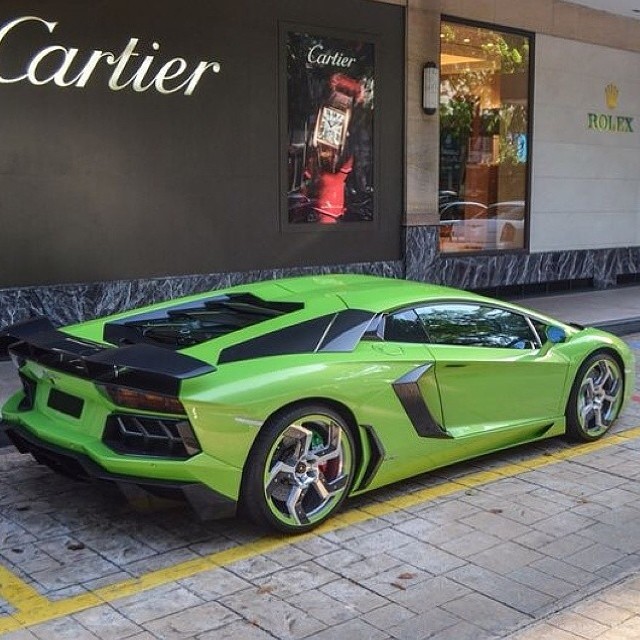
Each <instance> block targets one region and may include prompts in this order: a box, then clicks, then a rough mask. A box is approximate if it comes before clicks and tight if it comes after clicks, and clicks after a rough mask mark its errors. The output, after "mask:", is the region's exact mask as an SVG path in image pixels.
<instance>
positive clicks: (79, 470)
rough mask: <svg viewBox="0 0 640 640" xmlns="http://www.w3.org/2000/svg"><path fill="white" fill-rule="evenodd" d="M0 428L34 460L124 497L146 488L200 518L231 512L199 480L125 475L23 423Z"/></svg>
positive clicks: (231, 503)
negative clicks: (117, 491)
mask: <svg viewBox="0 0 640 640" xmlns="http://www.w3.org/2000/svg"><path fill="white" fill-rule="evenodd" d="M1 432H4V433H5V434H6V436H7V437H8V438H9V440H10V441H11V443H12V444H13V445H14V446H15V447H16V449H17V450H18V451H20V453H30V454H31V455H32V456H33V457H34V458H35V459H36V461H37V462H39V463H40V464H44V465H47V466H48V467H50V468H51V469H53V470H54V471H56V472H58V473H61V474H63V475H66V476H68V477H71V478H75V479H77V480H85V481H90V482H109V483H111V484H114V485H116V486H117V487H118V489H120V490H121V492H122V493H123V494H124V495H125V496H126V497H127V498H133V497H135V496H136V495H140V492H141V491H143V492H147V493H149V494H151V495H153V496H156V497H159V498H165V499H170V500H184V501H186V502H187V503H188V504H189V506H190V507H191V508H192V509H193V511H194V512H195V513H196V515H197V516H198V517H199V518H200V519H201V520H214V519H219V518H227V517H231V516H233V515H235V513H236V508H237V503H236V501H235V500H232V499H231V498H228V497H227V496H224V495H222V494H220V493H217V492H216V491H214V490H213V489H211V488H209V487H207V486H205V485H204V484H201V483H199V482H180V481H170V480H157V479H154V478H140V477H136V476H126V475H122V474H117V473H112V472H110V471H107V470H106V469H104V468H103V467H101V466H100V465H98V464H96V463H95V462H94V461H93V460H91V459H90V458H89V457H88V456H86V455H83V454H81V453H78V452H76V451H70V450H68V449H64V448H62V447H59V446H58V445H55V444H52V443H50V442H46V441H44V440H42V439H41V438H38V437H37V436H35V435H33V433H31V432H29V431H28V430H27V429H25V428H24V427H21V426H19V425H16V424H13V423H10V422H6V421H5V422H2V423H0V433H1Z"/></svg>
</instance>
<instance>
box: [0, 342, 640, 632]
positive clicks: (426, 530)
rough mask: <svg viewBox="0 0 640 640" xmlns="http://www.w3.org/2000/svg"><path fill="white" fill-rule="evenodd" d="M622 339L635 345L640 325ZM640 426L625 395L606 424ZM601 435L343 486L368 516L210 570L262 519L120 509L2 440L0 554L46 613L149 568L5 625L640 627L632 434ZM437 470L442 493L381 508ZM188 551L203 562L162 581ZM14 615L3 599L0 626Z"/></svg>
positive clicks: (638, 445) (427, 481)
mask: <svg viewBox="0 0 640 640" xmlns="http://www.w3.org/2000/svg"><path fill="white" fill-rule="evenodd" d="M629 342H630V344H631V345H632V346H633V347H634V349H636V353H637V352H638V350H640V336H630V337H629ZM639 426H640V395H636V396H635V398H634V401H633V402H632V403H631V406H630V407H629V408H628V409H627V411H626V412H625V413H624V415H623V416H622V417H621V419H620V420H619V423H618V425H617V433H620V434H624V433H630V431H629V430H630V429H635V428H636V427H639ZM635 433H636V434H637V432H635ZM602 442H603V443H605V444H606V446H602V447H601V448H598V449H594V450H592V451H590V452H589V453H584V454H582V455H579V456H575V455H574V452H573V449H574V448H573V447H571V446H570V445H568V444H567V443H565V442H564V440H562V439H552V440H549V441H545V442H543V443H540V444H537V445H530V446H525V447H520V448H517V449H514V450H511V451H509V452H503V453H500V454H496V455H492V456H488V457H485V458H482V459H480V460H476V461H473V462H471V463H465V464H461V465H456V466H455V467H451V468H448V469H445V470H443V471H441V472H437V473H431V474H426V475H423V476H420V477H418V478H415V479H412V480H410V481H408V482H403V483H400V484H398V485H394V486H393V487H389V488H385V489H383V490H380V491H376V492H374V493H373V494H371V495H367V496H363V497H361V498H358V499H354V500H351V501H350V503H349V505H348V511H347V515H348V514H349V512H351V513H358V514H361V515H362V514H364V516H366V517H364V516H363V517H361V518H360V519H359V520H357V521H356V522H355V523H354V524H350V525H348V526H344V527H342V528H336V529H334V530H331V531H326V532H324V533H320V534H317V535H312V536H309V537H306V538H304V539H298V540H296V539H290V540H286V541H284V540H283V541H282V542H278V544H276V545H275V546H274V547H273V549H272V550H271V551H264V552H259V549H258V550H257V551H256V552H255V553H248V554H247V555H246V557H245V558H244V559H243V560H241V561H236V562H230V563H225V564H223V566H221V567H219V568H209V567H212V566H213V565H212V564H211V562H210V560H207V558H209V559H210V558H211V554H221V553H223V552H225V551H226V550H237V549H245V548H246V549H251V546H250V545H251V544H252V543H255V542H256V541H259V540H260V537H261V535H262V534H261V532H260V531H258V530H256V529H255V528H253V527H252V526H250V525H249V524H247V523H243V522H241V521H238V520H229V521H222V522H214V523H207V524H202V523H199V522H197V521H196V520H195V518H194V517H193V516H192V515H191V514H190V512H189V511H187V510H186V509H184V508H180V507H178V508H171V509H167V508H164V509H157V508H152V509H148V510H145V509H144V508H141V506H140V505H138V508H133V507H131V506H130V505H128V504H126V503H124V502H123V501H122V499H121V498H120V497H119V496H118V495H117V494H115V493H114V494H111V493H108V492H105V491H103V490H100V489H97V488H96V487H95V486H92V485H84V484H78V483H76V482H73V481H71V480H67V479H65V478H63V477H59V476H56V475H54V474H52V473H51V472H50V471H48V470H47V469H46V468H43V467H40V466H38V465H36V464H35V463H34V462H33V460H32V459H31V458H29V457H28V456H22V455H20V454H18V453H16V452H15V451H12V450H10V449H7V450H3V451H5V453H0V568H1V567H5V568H6V569H8V570H9V571H10V572H12V573H13V574H15V575H16V576H17V577H18V578H20V580H21V581H23V583H24V584H25V585H27V586H28V587H29V588H32V589H34V590H35V592H37V594H40V595H42V596H45V597H46V598H48V600H49V601H50V603H51V604H50V605H49V606H50V607H51V611H52V612H53V611H54V609H55V607H56V606H59V605H61V604H64V603H73V602H81V600H78V598H80V599H81V598H82V597H83V596H86V595H90V594H91V593H101V594H103V596H101V597H106V596H104V594H105V593H106V592H105V591H100V590H101V589H103V588H104V587H105V586H108V585H118V584H122V582H123V581H125V580H130V579H132V578H134V579H135V578H137V577H140V576H145V575H146V576H148V574H149V572H151V571H158V572H159V573H158V574H156V575H160V576H162V579H158V580H157V584H153V585H152V586H153V588H149V589H147V590H145V591H140V590H139V591H138V592H136V591H135V589H133V590H132V591H131V592H128V593H127V594H126V595H124V596H123V597H119V596H118V597H110V598H107V599H106V602H105V603H104V604H102V605H100V606H93V607H89V608H83V607H80V608H77V610H73V607H71V611H70V612H69V614H68V615H66V616H61V617H56V616H53V614H52V616H51V618H52V619H50V620H47V621H45V622H42V623H39V624H34V625H31V626H29V627H28V628H26V629H20V630H17V631H14V632H9V633H7V634H6V635H5V636H3V638H8V639H12V640H25V639H30V640H34V639H35V638H39V639H41V640H51V639H52V638H55V639H56V640H57V639H61V640H64V639H66V638H73V639H74V640H83V639H85V638H87V639H89V638H104V639H107V640H119V639H120V638H132V639H136V640H147V639H151V638H166V639H186V638H196V639H197V640H214V639H215V640H266V639H273V638H279V639H283V640H289V639H291V640H298V639H302V638H305V639H308V640H341V639H343V638H344V639H347V640H360V639H372V640H377V639H387V638H396V639H399V640H403V639H407V640H420V639H422V638H432V639H435V640H445V639H446V640H467V639H468V640H485V639H486V640H489V639H494V638H512V639H513V640H540V639H543V638H552V639H553V640H568V639H571V640H575V639H576V638H604V639H605V640H611V639H613V638H616V639H618V638H619V639H625V638H640V615H639V614H640V578H638V577H637V572H638V570H639V569H640V500H639V498H640V482H638V480H639V478H640V465H638V458H639V455H640V435H636V436H635V437H626V438H617V439H616V438H611V437H610V438H609V442H606V440H603V441H602ZM531 461H536V464H535V465H534V464H531V465H530V466H529V467H526V464H527V463H528V462H531ZM508 465H510V466H508ZM517 465H520V466H519V467H518V466H517ZM504 469H510V471H509V472H504V471H502V473H503V475H502V477H500V476H499V475H496V474H497V473H501V470H504ZM487 472H489V473H487ZM491 472H493V475H492V474H491ZM475 474H483V475H482V476H479V475H475ZM473 478H486V479H485V480H482V481H480V480H477V481H473V482H472V481H471V480H472V479H473ZM451 483H455V489H456V490H455V491H453V492H451V491H449V492H447V491H444V492H441V494H440V495H439V497H434V498H432V499H429V500H422V501H417V502H416V503H415V504H409V505H405V506H404V507H402V508H396V509H386V510H385V509H383V508H382V507H383V506H384V505H387V504H389V503H388V501H389V500H393V499H394V498H396V497H398V496H412V495H416V493H415V492H417V491H421V490H425V489H433V490H434V495H436V494H438V490H439V489H441V488H443V487H444V488H446V487H450V486H451ZM142 507H144V505H142ZM374 511H375V512H377V513H381V515H377V516H373V515H370V516H367V515H366V514H367V513H373V512H374ZM247 545H249V546H247ZM203 559H204V561H203ZM187 561H192V562H194V563H196V564H197V563H199V562H202V563H203V566H204V568H205V569H207V570H203V571H199V572H198V573H196V574H195V575H192V576H189V577H179V578H177V579H176V578H174V577H172V574H171V572H170V571H171V568H172V567H174V566H175V565H176V564H178V563H184V562H187ZM206 562H209V564H206ZM6 579H7V577H6V575H4V574H2V573H0V588H2V587H3V586H4V582H3V581H4V580H6ZM13 613H15V609H14V607H13V606H12V605H11V604H10V603H9V602H2V601H0V625H1V624H2V623H3V620H5V621H6V620H9V621H11V620H12V618H11V615H12V614H13ZM27 615H29V612H27ZM0 628H2V627H0ZM616 634H617V635H616Z"/></svg>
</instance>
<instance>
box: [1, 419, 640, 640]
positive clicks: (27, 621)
mask: <svg viewBox="0 0 640 640" xmlns="http://www.w3.org/2000/svg"><path fill="white" fill-rule="evenodd" d="M637 438H640V427H638V428H635V429H629V430H627V431H623V432H621V433H618V434H615V435H610V436H608V437H607V438H605V439H604V440H598V441H597V442H591V443H587V444H582V445H578V446H574V447H571V448H566V449H562V450H560V451H557V452H550V453H547V454H543V455H540V456H536V457H535V458H531V459H528V460H526V459H525V460H519V461H518V462H510V463H507V464H504V465H502V466H500V467H496V468H493V469H491V470H488V471H478V472H475V473H470V474H468V475H466V476H461V477H457V478H455V479H453V480H449V481H446V482H443V483H441V484H436V485H434V486H432V487H426V488H424V489H419V490H418V491H414V492H412V493H407V494H403V495H400V496H396V497H394V498H390V499H388V500H385V501H384V502H372V503H371V504H367V505H365V506H363V507H360V508H353V509H348V510H345V511H343V512H342V513H339V514H337V515H336V516H334V517H333V518H332V519H330V520H329V521H328V522H325V523H324V524H323V525H321V526H320V527H318V528H317V529H314V530H313V531H311V532H309V533H305V534H302V535H299V536H295V537H291V536H268V537H264V538H259V539H257V540H254V541H252V542H249V543H246V544H243V545H239V546H237V547H233V548H231V549H225V550H224V551H219V552H217V553H212V554H210V555H208V556H203V557H202V558H197V559H195V560H188V561H186V562H181V563H179V564H176V565H173V566H171V567H167V568H165V569H158V570H156V571H151V572H149V573H146V574H144V575H142V576H140V577H139V578H131V579H130V580H124V581H121V582H117V583H115V584H112V585H109V586H106V587H100V588H98V589H95V590H94V591H92V592H87V593H85V594H81V595H78V596H73V597H70V598H65V599H64V600H59V601H55V602H52V601H50V600H48V599H47V598H46V597H44V596H42V595H40V594H39V593H38V592H37V591H36V590H35V589H33V588H32V587H31V586H29V585H28V584H26V583H25V582H23V581H22V580H20V578H18V577H17V576H15V575H14V574H12V573H11V572H10V571H8V570H7V569H5V568H3V567H0V598H2V599H4V600H5V601H6V602H8V603H9V604H10V605H11V606H12V607H14V609H15V612H14V613H12V614H9V615H6V616H4V617H0V633H7V632H10V631H16V630H18V629H23V628H26V627H31V626H33V625H35V624H39V623H42V622H47V621H49V620H55V619H57V618H63V617H65V616H69V615H72V614H74V613H79V612H80V611H84V610H86V609H90V608H92V607H95V606H99V605H102V604H108V603H111V602H114V601H115V600H119V599H121V598H126V597H127V596H132V595H136V594H138V593H142V592H144V591H148V590H150V589H154V588H156V587H160V586H162V585H166V584H169V583H171V582H175V581H177V580H182V579H185V578H190V577H192V576H194V575H197V574H199V573H202V572H204V571H210V570H212V569H217V568H221V567H225V566H228V565H231V564H234V563H236V562H240V561H242V560H247V559H250V558H253V557H255V556H258V555H261V554H265V553H270V552H272V551H276V550H278V549H281V548H283V547H286V546H289V545H290V544H292V543H294V542H301V541H304V540H308V539H310V538H312V537H314V536H317V535H319V534H322V533H329V532H331V531H336V530H338V529H343V528H344V527H348V526H350V525H356V524H360V523H363V522H366V521H368V520H371V519H373V518H377V517H380V516H385V515H388V514H390V513H393V512H395V511H399V510H400V509H407V508H410V507H415V506H418V505H420V504H423V503H427V502H430V501H432V500H436V499H437V498H443V497H446V496H450V495H453V494H455V493H459V492H461V491H465V490H469V489H471V488H477V487H480V486H483V485H486V484H489V483H491V482H496V481H499V480H503V479H505V478H512V477H514V476H517V475H520V474H523V473H527V472H528V471H532V470H535V469H541V468H543V467H548V466H551V465H554V464H558V463H560V462H564V461H566V460H571V459H573V458H577V457H579V456H583V455H586V454H589V453H592V452H594V451H600V450H602V449H607V448H610V447H614V446H617V445H623V444H625V443H628V442H629V441H631V440H635V439H637Z"/></svg>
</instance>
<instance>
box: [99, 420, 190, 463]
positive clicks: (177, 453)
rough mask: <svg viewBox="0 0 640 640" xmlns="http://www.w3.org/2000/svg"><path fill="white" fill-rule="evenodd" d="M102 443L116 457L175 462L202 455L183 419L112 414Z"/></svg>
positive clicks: (187, 424) (188, 426)
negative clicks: (124, 456)
mask: <svg viewBox="0 0 640 640" xmlns="http://www.w3.org/2000/svg"><path fill="white" fill-rule="evenodd" d="M102 441H103V442H104V443H105V444H106V445H107V446H108V447H109V448H110V449H112V450H113V451H115V452H116V453H122V454H127V455H141V456H155V457H160V458H172V459H174V460H184V459H186V458H191V457H192V456H194V455H196V454H198V453H200V451H201V449H200V445H199V443H198V440H197V439H196V436H195V434H194V433H193V430H192V428H191V425H190V424H189V422H188V421H187V420H185V419H184V418H183V419H182V420H179V419H178V420H176V419H172V418H158V417H150V416H134V415H129V414H114V415H111V416H109V418H107V423H106V426H105V429H104V433H103V435H102Z"/></svg>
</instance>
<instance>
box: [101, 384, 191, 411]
mask: <svg viewBox="0 0 640 640" xmlns="http://www.w3.org/2000/svg"><path fill="white" fill-rule="evenodd" d="M99 388H100V389H101V390H102V391H103V393H105V394H106V395H107V397H109V398H110V399H111V401H112V402H113V403H114V404H116V405H118V406H119V407H126V408H127V409H137V410H138V411H151V412H154V413H171V414H174V415H186V411H185V409H184V407H183V406H182V403H181V402H180V400H178V398H175V397H173V396H166V395H163V394H161V393H151V392H149V391H139V390H137V389H131V388H129V387H118V386H115V385H101V386H100V387H99Z"/></svg>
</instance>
